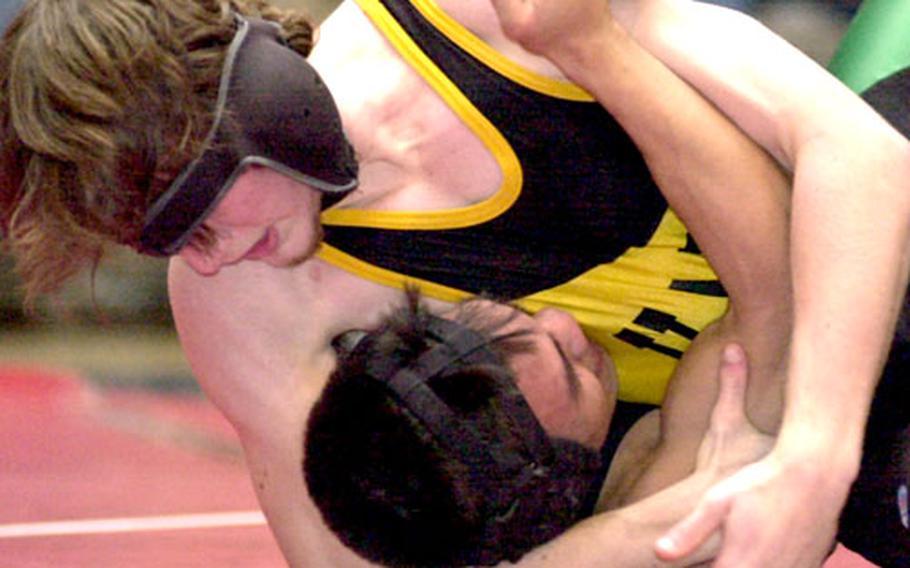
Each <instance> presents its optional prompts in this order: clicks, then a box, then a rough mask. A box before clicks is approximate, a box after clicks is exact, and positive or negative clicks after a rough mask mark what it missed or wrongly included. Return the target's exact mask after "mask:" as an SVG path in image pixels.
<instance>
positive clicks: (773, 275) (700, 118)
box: [547, 20, 790, 311]
mask: <svg viewBox="0 0 910 568" xmlns="http://www.w3.org/2000/svg"><path fill="white" fill-rule="evenodd" d="M582 40H583V41H582ZM547 56H548V57H550V58H551V59H552V60H553V61H554V62H555V63H556V64H557V65H558V66H559V67H560V68H561V69H562V70H563V72H564V73H565V74H566V75H567V76H568V77H569V78H570V79H572V80H573V81H575V82H577V83H578V84H579V85H580V86H582V87H583V88H585V89H586V90H588V91H589V92H590V93H591V94H592V95H594V96H595V97H596V99H597V100H598V101H599V102H600V103H601V104H602V105H603V106H604V107H605V108H606V109H607V110H608V111H609V112H610V113H611V114H612V115H613V116H614V117H615V118H616V119H617V120H618V121H619V122H620V124H621V125H622V126H623V128H624V129H625V130H626V131H627V132H628V133H629V135H630V136H631V138H632V139H633V141H634V142H635V143H636V145H637V146H638V148H639V149H640V150H641V152H642V154H643V156H644V157H645V160H646V162H647V164H648V166H649V169H650V171H651V173H652V175H653V177H654V179H655V180H656V181H657V183H658V185H659V187H660V188H661V190H662V192H663V193H664V195H665V196H666V198H667V200H668V202H669V204H670V206H671V207H672V208H673V209H674V210H675V211H676V213H677V214H679V216H680V218H681V219H682V220H683V222H684V223H685V224H686V227H687V228H688V229H689V231H690V232H691V233H692V235H693V236H694V237H695V239H696V241H697V242H698V243H699V246H700V248H701V250H702V251H703V252H704V253H705V255H706V256H707V258H708V260H709V261H710V262H711V265H712V267H713V268H714V269H715V271H716V272H717V274H718V276H719V278H720V280H721V281H722V282H723V283H724V286H725V287H726V289H727V291H728V293H729V294H730V297H731V299H732V300H734V301H735V302H736V304H737V309H738V310H740V311H743V310H746V309H753V308H754V309H765V308H766V307H767V306H768V305H772V304H785V303H787V302H789V289H788V284H789V274H788V270H787V269H788V266H787V261H786V251H787V246H788V245H787V224H788V201H789V198H790V195H789V190H790V180H789V179H788V178H787V177H786V176H785V175H784V173H783V172H782V171H781V170H780V168H779V167H778V166H777V164H776V163H775V162H774V161H773V159H772V158H771V157H770V156H769V155H768V154H767V153H766V152H765V151H764V150H762V149H761V148H760V147H758V146H757V145H756V144H755V143H754V142H753V141H752V140H751V139H749V138H748V137H747V136H746V135H745V134H744V133H743V132H742V131H741V130H740V129H739V128H737V127H736V126H735V125H734V124H733V123H731V122H730V121H729V120H728V119H727V117H726V116H724V115H723V114H722V113H721V112H719V111H718V110H717V108H715V107H714V106H713V105H712V104H711V103H709V102H708V101H707V100H706V99H704V98H703V97H702V96H701V95H700V94H699V93H698V92H696V91H695V90H693V89H692V88H691V87H690V86H689V85H688V84H686V83H685V81H683V80H682V79H681V78H680V77H678V76H677V75H675V74H674V73H673V72H672V71H671V70H670V69H668V68H667V67H666V66H664V64H663V63H662V62H660V61H659V60H658V59H656V58H655V57H654V56H653V55H652V54H650V53H649V52H647V51H646V50H645V49H643V48H642V47H641V46H640V45H639V44H638V43H637V42H636V41H635V40H634V39H633V38H632V37H631V36H630V35H629V34H627V33H626V32H625V30H624V29H623V28H622V27H620V26H619V25H618V24H617V23H616V22H615V21H612V20H611V21H608V22H607V25H605V26H603V28H602V30H601V33H599V34H597V35H595V36H589V37H587V38H580V39H579V40H578V41H575V42H566V43H565V44H559V45H558V46H557V47H556V48H554V49H553V50H551V51H550V52H548V53H547ZM746 203H748V207H744V206H743V205H744V204H746ZM747 227H748V229H746V228H747Z"/></svg>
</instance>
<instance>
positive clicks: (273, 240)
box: [243, 227, 278, 260]
mask: <svg viewBox="0 0 910 568" xmlns="http://www.w3.org/2000/svg"><path fill="white" fill-rule="evenodd" d="M277 247H278V234H277V233H276V232H275V229H273V228H271V227H270V228H268V229H267V230H266V232H265V234H264V235H263V236H262V238H261V239H259V240H258V241H256V242H255V243H253V246H252V247H250V250H248V251H247V252H246V254H245V255H243V259H244V260H259V259H261V258H265V257H267V256H269V255H271V254H272V253H273V252H275V249H276V248H277Z"/></svg>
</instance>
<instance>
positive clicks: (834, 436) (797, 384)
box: [614, 0, 910, 478]
mask: <svg viewBox="0 0 910 568" xmlns="http://www.w3.org/2000/svg"><path fill="white" fill-rule="evenodd" d="M614 4H616V5H617V14H620V13H623V14H625V20H624V24H625V25H627V26H628V27H629V29H630V30H632V33H633V35H634V36H635V37H636V38H637V39H638V40H639V41H640V42H641V43H642V45H643V46H645V47H646V48H647V49H649V50H651V51H652V52H653V53H655V55H657V56H658V57H659V58H660V59H661V60H662V61H663V62H665V63H666V64H667V65H668V66H669V67H671V68H672V69H673V70H674V71H676V72H677V73H679V74H680V75H681V76H682V77H683V78H685V79H686V80H688V81H689V82H691V83H692V84H693V86H695V87H696V88H697V89H699V90H700V91H701V92H703V93H704V94H705V95H706V96H707V97H708V98H709V99H710V100H711V101H712V102H713V103H714V104H716V105H717V106H718V107H719V108H720V109H722V110H723V111H724V112H725V113H726V114H728V115H729V116H730V117H731V118H733V119H734V120H735V121H736V123H737V124H738V125H739V126H740V127H741V128H743V129H744V130H745V131H746V132H748V133H749V134H750V135H751V136H753V137H754V138H755V139H756V140H758V141H759V142H760V143H761V144H762V145H763V146H765V148H767V149H768V151H770V152H771V153H772V154H773V155H774V156H776V157H777V158H778V160H780V162H781V163H782V164H784V166H785V167H787V168H788V169H790V170H791V171H793V173H794V190H793V198H792V222H791V239H792V242H791V247H792V248H791V258H792V272H793V281H794V295H795V314H794V316H795V322H794V336H793V347H792V351H791V360H790V369H789V376H790V377H791V380H790V381H789V382H788V385H787V389H788V390H787V399H788V405H787V410H786V427H785V428H784V432H783V436H782V437H781V447H782V449H784V448H789V447H790V446H791V445H798V446H799V452H800V454H801V455H803V456H805V455H806V452H807V451H810V452H811V451H813V448H809V447H807V444H808V442H809V440H812V441H813V442H814V444H815V446H816V448H814V449H817V450H819V451H820V452H821V453H828V452H827V450H828V449H830V447H831V445H832V443H836V444H837V445H839V446H841V447H843V445H844V443H845V442H846V443H847V444H848V445H849V447H850V448H851V452H848V453H846V454H841V456H842V457H843V458H844V461H845V462H846V463H842V464H839V465H840V466H842V468H843V470H844V473H845V475H846V477H847V478H851V471H854V472H855V468H856V466H857V464H858V458H859V449H860V444H861V439H862V429H863V424H864V423H865V415H866V411H867V406H868V401H869V399H870V397H871V393H872V391H873V390H874V386H875V384H876V382H877V380H878V376H879V371H880V367H881V364H882V361H883V357H884V354H885V352H886V348H887V345H888V343H889V340H890V337H891V330H892V328H893V323H894V320H895V318H896V313H897V309H898V306H899V302H900V300H901V299H902V297H903V292H904V290H905V289H906V274H907V267H908V237H910V227H908V220H910V192H908V191H907V188H906V180H907V179H910V146H908V143H907V141H906V140H905V139H904V138H903V137H902V136H900V135H899V134H898V133H897V132H896V131H894V130H893V129H892V128H891V127H890V126H889V125H888V124H887V123H886V122H885V121H884V120H883V119H882V118H880V117H879V116H878V115H877V114H876V113H875V112H874V111H873V110H872V109H871V108H869V107H868V106H867V105H866V104H865V103H864V102H863V101H862V100H861V99H860V98H859V97H857V96H856V95H855V94H853V93H852V92H850V91H849V90H848V89H847V88H846V87H845V86H843V85H841V84H840V82H839V81H837V80H836V79H835V78H834V77H832V76H831V75H829V74H828V73H827V72H826V71H825V70H823V69H822V68H820V67H819V66H817V65H816V64H814V63H813V62H812V61H810V60H808V58H806V57H805V56H804V55H802V54H800V53H799V52H798V51H797V50H796V49H795V48H793V47H792V46H790V45H788V44H787V43H786V42H784V41H783V40H782V39H780V38H778V37H776V36H774V35H773V34H771V33H770V32H769V31H768V30H766V29H765V28H764V27H762V26H761V25H760V24H758V23H757V22H755V21H753V20H751V19H749V18H747V17H745V16H743V15H741V14H738V13H735V12H733V11H730V10H724V9H721V8H717V7H714V6H709V5H705V4H700V3H696V2H691V1H688V0H650V1H636V2H632V1H628V0H626V1H620V2H614ZM771 62H773V64H772V63H771ZM860 267H862V268H861V269H860ZM834 376H838V377H850V378H851V380H850V381H838V384H839V385H842V388H831V387H832V386H833V385H832V384H831V380H830V379H829V377H834ZM810 432H811V433H810ZM807 435H809V437H808V438H807V437H806V436H807ZM835 441H836V442H835ZM830 465H831V464H830V463H829V464H828V466H829V467H830Z"/></svg>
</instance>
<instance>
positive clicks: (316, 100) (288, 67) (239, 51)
mask: <svg viewBox="0 0 910 568" xmlns="http://www.w3.org/2000/svg"><path fill="white" fill-rule="evenodd" d="M236 18H237V24H238V29H237V33H236V34H235V36H234V39H233V41H232V42H231V45H230V46H229V48H228V51H227V55H226V57H225V61H224V67H223V70H222V73H221V84H220V86H219V90H218V99H217V103H216V107H215V113H214V116H215V119H214V123H213V124H212V128H211V130H210V131H209V133H208V135H207V136H206V139H205V143H204V149H203V151H202V154H201V155H200V156H198V157H197V158H196V159H195V160H193V161H192V162H191V163H190V164H189V165H188V166H187V167H186V168H185V169H184V170H183V171H182V172H181V173H180V175H178V176H177V178H176V179H175V180H174V182H173V183H172V184H171V186H170V187H169V188H168V190H167V191H166V192H165V193H164V194H163V195H162V196H161V197H159V198H158V199H157V200H156V201H155V203H153V204H152V205H151V207H150V208H149V210H148V212H147V213H146V216H145V225H144V226H143V228H142V234H141V236H140V240H139V249H140V251H141V252H144V253H147V254H154V255H172V254H176V253H177V252H178V251H179V250H180V248H181V247H183V245H185V244H186V242H187V241H188V240H189V238H190V235H191V234H192V232H193V231H194V230H195V229H196V227H198V226H199V225H200V224H201V223H202V222H203V220H204V219H205V217H206V216H207V215H208V214H209V213H211V212H212V210H213V209H214V208H215V207H216V206H217V205H218V203H219V202H220V201H221V199H222V198H223V197H224V195H225V193H226V192H227V190H228V189H229V188H230V187H231V185H232V184H233V183H234V181H235V179H236V178H237V176H238V175H240V174H241V173H242V172H243V170H244V169H245V168H246V167H247V166H249V165H250V164H258V165H262V166H266V167H269V168H272V169H274V170H276V171H278V172H280V173H282V174H284V175H287V176H289V177H292V178H294V179H296V180H299V181H301V182H303V183H305V184H307V185H310V186H312V187H314V188H316V189H318V190H320V191H322V192H323V193H324V195H323V200H322V201H323V203H322V207H323V209H324V208H326V207H328V206H330V205H332V204H334V203H335V202H337V201H338V200H339V199H341V198H342V197H344V195H346V194H347V193H348V192H350V191H351V190H353V189H354V188H355V187H357V161H356V160H355V158H354V151H353V149H352V148H351V145H350V143H348V140H347V138H346V137H345V135H344V131H343V130H342V126H341V117H340V116H339V115H338V109H337V108H336V106H335V102H334V100H333V99H332V96H331V94H330V93H329V91H328V89H327V88H326V86H325V85H324V84H323V83H322V80H321V79H320V78H319V75H318V74H317V73H316V70H315V69H313V68H312V67H311V66H310V64H309V63H308V62H307V60H306V58H304V57H302V56H301V55H300V54H298V53H297V52H295V51H293V50H292V49H290V48H289V47H288V46H287V45H285V43H284V42H283V41H282V39H281V38H280V36H279V28H278V26H277V25H276V24H273V23H271V22H266V21H263V20H257V19H249V20H247V19H244V18H243V17H241V16H239V15H237V16H236Z"/></svg>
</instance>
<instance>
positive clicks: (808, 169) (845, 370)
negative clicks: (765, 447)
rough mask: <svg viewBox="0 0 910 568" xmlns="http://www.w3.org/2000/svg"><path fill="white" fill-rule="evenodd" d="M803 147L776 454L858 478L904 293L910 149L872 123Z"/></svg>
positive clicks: (798, 178)
mask: <svg viewBox="0 0 910 568" xmlns="http://www.w3.org/2000/svg"><path fill="white" fill-rule="evenodd" d="M867 128H869V129H870V130H871V131H870V130H866V131H864V130H863V127H862V125H857V127H855V128H853V129H851V132H850V133H849V137H850V139H851V140H858V141H857V142H853V143H852V144H851V143H850V140H840V141H839V140H838V139H837V138H836V137H835V136H834V135H831V136H828V137H826V138H821V139H819V140H818V141H813V142H811V143H810V144H807V145H806V146H805V147H804V149H803V150H802V151H801V153H800V154H799V156H798V158H799V162H798V164H799V167H798V170H797V177H796V190H795V195H794V208H793V228H792V234H793V243H792V246H793V254H792V256H793V272H794V287H795V290H794V293H795V300H796V304H795V327H794V335H793V346H792V350H791V358H790V368H789V373H788V375H789V377H790V379H789V381H788V384H787V391H786V398H787V405H786V414H785V421H784V428H783V431H782V437H781V440H780V443H781V447H782V448H793V449H795V448H796V447H797V446H798V447H800V448H801V449H802V451H804V452H805V451H809V452H811V451H812V450H813V449H814V448H818V449H819V450H821V451H825V450H828V449H835V448H837V449H838V452H835V453H830V452H829V455H831V456H832V457H835V458H836V457H840V458H841V459H842V460H843V467H844V468H845V470H846V472H847V473H848V474H850V473H851V472H852V473H855V467H857V466H858V460H859V452H860V449H861V444H862V436H863V428H864V425H865V423H866V417H867V412H868V407H869V402H870V400H871V397H872V394H873V392H874V389H875V386H876V384H877V382H878V378H879V375H880V371H881V364H882V361H883V358H884V356H885V355H886V352H887V348H888V346H889V345H890V338H891V335H892V328H893V325H894V321H895V318H896V315H897V312H898V310H899V306H900V305H901V303H902V302H901V301H902V299H903V296H904V293H905V290H906V285H907V266H908V247H907V243H908V238H910V235H908V226H907V225H908V220H910V191H908V190H907V186H906V183H907V181H906V180H908V179H910V149H908V147H907V145H906V142H905V141H902V140H897V141H895V140H893V139H891V138H890V137H889V136H888V133H887V131H885V132H876V130H875V124H874V123H873V124H872V125H870V126H868V127H867Z"/></svg>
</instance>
